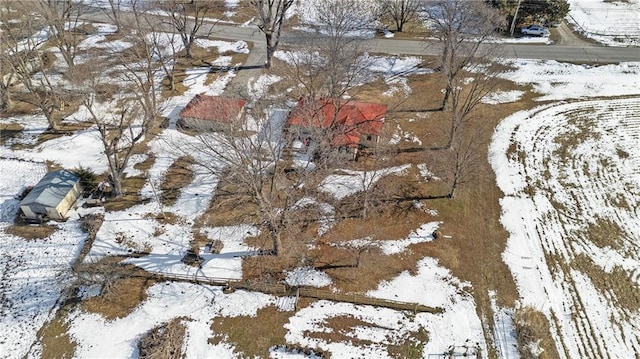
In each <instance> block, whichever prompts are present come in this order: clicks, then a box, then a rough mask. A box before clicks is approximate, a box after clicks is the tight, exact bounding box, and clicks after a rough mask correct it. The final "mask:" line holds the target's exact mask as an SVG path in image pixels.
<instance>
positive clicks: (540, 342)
mask: <svg viewBox="0 0 640 359" xmlns="http://www.w3.org/2000/svg"><path fill="white" fill-rule="evenodd" d="M513 325H514V327H515V330H516V335H517V339H518V352H519V353H520V357H521V358H523V359H550V358H558V357H559V356H558V352H557V351H556V347H555V344H554V343H553V341H552V340H551V339H550V338H551V333H550V332H549V321H548V320H547V317H545V315H544V314H542V312H539V311H538V310H536V309H534V308H531V307H523V308H519V309H517V310H516V312H515V314H514V316H513ZM536 343H537V346H539V347H540V348H541V349H543V352H542V353H537V352H536V351H534V350H532V349H533V347H532V345H533V346H534V347H535V346H536Z"/></svg>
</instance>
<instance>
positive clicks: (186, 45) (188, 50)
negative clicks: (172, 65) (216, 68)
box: [184, 41, 193, 59]
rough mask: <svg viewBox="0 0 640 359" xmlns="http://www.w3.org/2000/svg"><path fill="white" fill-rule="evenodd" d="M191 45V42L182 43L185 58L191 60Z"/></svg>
mask: <svg viewBox="0 0 640 359" xmlns="http://www.w3.org/2000/svg"><path fill="white" fill-rule="evenodd" d="M191 45H193V41H185V43H184V52H185V57H186V58H187V59H190V58H191V56H192V55H191Z"/></svg>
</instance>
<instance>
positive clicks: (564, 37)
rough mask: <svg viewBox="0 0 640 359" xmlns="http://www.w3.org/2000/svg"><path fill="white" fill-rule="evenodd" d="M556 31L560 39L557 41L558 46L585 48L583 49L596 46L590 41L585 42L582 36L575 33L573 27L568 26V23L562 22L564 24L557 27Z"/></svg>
mask: <svg viewBox="0 0 640 359" xmlns="http://www.w3.org/2000/svg"><path fill="white" fill-rule="evenodd" d="M554 29H555V30H556V31H555V32H556V33H557V35H558V37H559V39H558V40H556V41H557V42H556V45H561V46H583V47H589V46H596V44H595V43H593V42H591V41H589V40H585V39H584V38H582V37H581V36H579V35H577V34H576V33H574V32H573V30H572V29H571V27H570V26H569V25H567V23H566V22H562V24H560V26H559V27H556V28H554Z"/></svg>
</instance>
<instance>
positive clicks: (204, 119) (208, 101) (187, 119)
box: [178, 94, 247, 131]
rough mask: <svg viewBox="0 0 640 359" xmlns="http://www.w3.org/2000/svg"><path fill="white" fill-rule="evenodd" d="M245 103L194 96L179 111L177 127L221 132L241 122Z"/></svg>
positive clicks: (243, 101) (207, 96)
mask: <svg viewBox="0 0 640 359" xmlns="http://www.w3.org/2000/svg"><path fill="white" fill-rule="evenodd" d="M246 103H247V101H245V100H242V99H233V98H226V97H219V96H209V95H204V94H198V95H195V96H194V97H193V98H192V99H191V101H189V103H188V104H187V106H185V108H184V109H183V110H182V111H180V119H179V120H178V125H180V126H182V127H186V128H192V129H200V130H208V131H222V130H224V129H226V128H228V127H229V126H230V125H231V124H232V123H234V122H237V121H241V120H242V117H243V116H244V107H245V105H246Z"/></svg>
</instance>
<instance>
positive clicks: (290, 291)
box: [149, 272, 443, 314]
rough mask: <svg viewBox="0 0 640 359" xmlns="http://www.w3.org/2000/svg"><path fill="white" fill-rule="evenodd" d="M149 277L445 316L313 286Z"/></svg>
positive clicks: (410, 305)
mask: <svg viewBox="0 0 640 359" xmlns="http://www.w3.org/2000/svg"><path fill="white" fill-rule="evenodd" d="M149 276H150V277H153V278H157V279H172V280H177V281H183V282H190V283H199V284H208V285H215V286H223V287H225V288H227V289H230V290H237V289H242V290H249V291H254V292H262V293H267V294H272V295H277V296H296V297H298V296H299V297H306V298H314V299H324V300H330V301H334V302H346V303H352V304H362V305H372V306H377V307H384V308H391V309H397V310H409V311H412V312H414V313H417V312H423V313H432V314H439V313H442V312H443V310H442V308H434V307H429V306H426V305H422V304H418V303H410V302H400V301H395V300H388V299H380V298H372V297H367V296H365V295H362V294H345V293H334V292H332V291H329V290H325V289H318V288H312V287H294V286H288V285H285V284H282V283H265V282H255V281H251V280H245V281H243V280H236V279H229V278H217V277H206V276H198V275H186V274H178V273H159V272H149Z"/></svg>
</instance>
